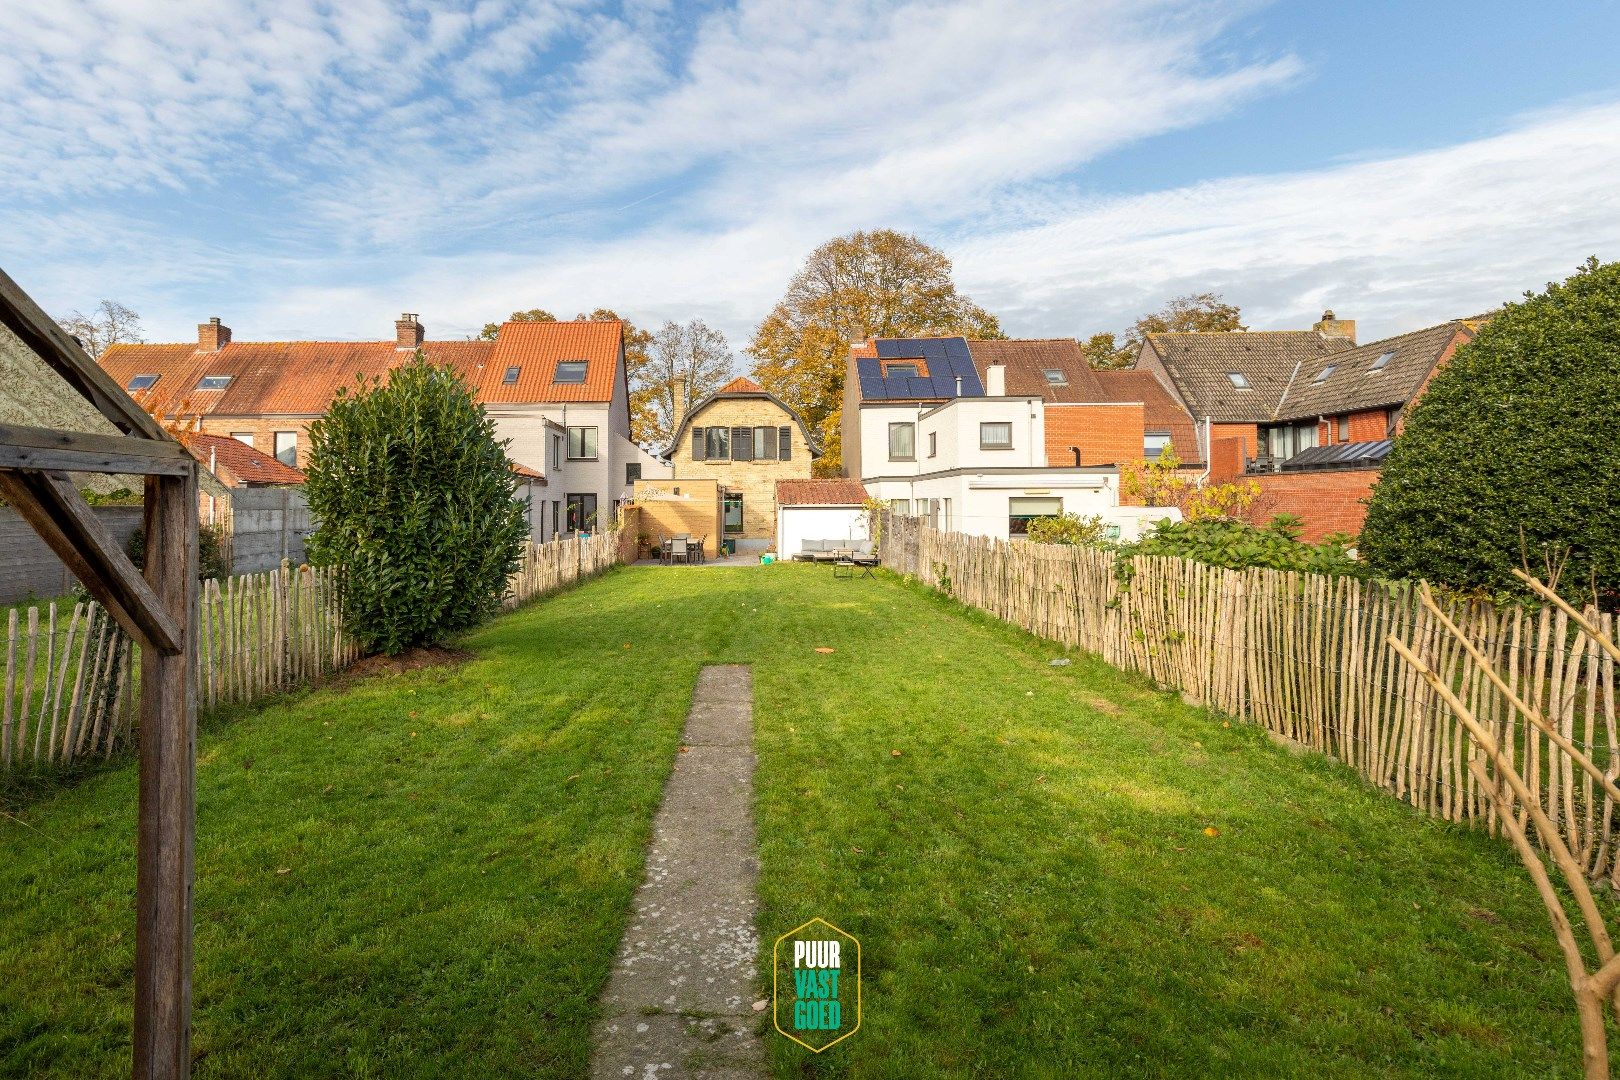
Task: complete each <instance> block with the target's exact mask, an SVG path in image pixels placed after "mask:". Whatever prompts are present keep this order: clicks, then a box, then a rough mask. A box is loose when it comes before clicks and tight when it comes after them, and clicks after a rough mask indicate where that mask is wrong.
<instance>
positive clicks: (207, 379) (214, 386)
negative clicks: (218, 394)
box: [197, 375, 231, 390]
mask: <svg viewBox="0 0 1620 1080" xmlns="http://www.w3.org/2000/svg"><path fill="white" fill-rule="evenodd" d="M229 385H231V377H230V376H229V375H204V376H203V377H202V378H200V379H198V380H197V389H199V390H223V389H225V388H226V387H227V386H229Z"/></svg>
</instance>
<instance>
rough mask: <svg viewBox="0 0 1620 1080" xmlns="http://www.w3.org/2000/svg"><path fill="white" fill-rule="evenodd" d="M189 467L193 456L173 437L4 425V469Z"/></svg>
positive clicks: (162, 471) (161, 470) (181, 471)
mask: <svg viewBox="0 0 1620 1080" xmlns="http://www.w3.org/2000/svg"><path fill="white" fill-rule="evenodd" d="M190 468H191V455H190V454H188V453H186V449H185V447H183V446H181V445H180V444H179V443H177V442H173V441H170V440H163V441H159V440H157V439H143V438H138V437H135V436H131V435H96V434H92V433H90V432H83V431H52V430H51V429H50V428H36V427H26V426H24V425H22V424H0V469H39V470H47V469H53V470H56V471H59V472H94V473H134V474H137V475H145V476H183V475H185V473H186V472H187V471H188V470H189V469H190Z"/></svg>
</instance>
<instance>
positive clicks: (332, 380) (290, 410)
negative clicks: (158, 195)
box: [101, 322, 624, 416]
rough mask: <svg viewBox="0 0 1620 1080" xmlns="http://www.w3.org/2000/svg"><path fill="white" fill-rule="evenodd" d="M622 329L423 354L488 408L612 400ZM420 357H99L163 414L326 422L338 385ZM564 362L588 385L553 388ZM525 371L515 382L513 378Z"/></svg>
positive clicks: (231, 350) (543, 326) (455, 345)
mask: <svg viewBox="0 0 1620 1080" xmlns="http://www.w3.org/2000/svg"><path fill="white" fill-rule="evenodd" d="M623 335H624V324H623V323H620V322H555V323H507V324H506V325H504V326H503V327H501V333H500V338H499V340H497V341H426V342H423V343H422V352H423V354H424V355H426V357H427V358H428V360H429V361H431V362H432V363H435V364H448V365H449V366H450V367H452V368H454V369H455V370H456V371H457V372H458V373H459V374H460V375H461V376H462V378H464V379H466V380H467V385H468V386H469V387H471V388H472V391H473V393H474V395H475V396H476V397H477V399H478V400H479V401H480V402H483V403H485V404H488V403H494V402H499V403H507V404H545V403H550V402H563V401H570V402H572V401H609V400H611V399H612V396H613V392H614V384H615V382H616V380H617V378H618V370H619V362H618V360H619V344H620V341H621V340H622V338H623ZM411 356H412V352H411V351H410V350H408V349H400V348H398V347H397V346H396V344H395V342H392V341H276V342H259V341H234V342H230V343H228V344H227V345H225V347H224V348H222V349H220V350H219V351H217V352H205V351H202V350H200V349H198V348H197V346H195V345H114V346H112V347H110V348H109V349H108V350H107V351H106V352H105V353H103V354H102V356H101V366H102V367H103V368H105V369H106V370H107V372H108V374H110V375H111V376H112V377H113V378H114V379H115V380H116V381H117V382H118V384H119V385H120V386H125V387H127V386H129V384H130V380H131V379H133V378H134V377H135V376H137V375H156V376H158V380H157V382H156V384H154V385H153V387H152V388H151V390H149V391H147V392H146V393H145V394H144V395H137V396H138V397H142V398H150V399H151V400H152V401H153V402H155V403H156V405H157V407H158V409H159V411H160V412H161V413H163V414H164V415H175V414H185V415H201V416H211V415H218V416H261V415H278V416H279V415H290V416H318V415H320V414H322V413H324V412H325V411H326V410H327V408H328V406H329V405H330V404H331V402H332V399H333V398H334V397H336V396H337V391H338V389H339V388H340V387H346V386H348V387H352V386H355V385H356V384H357V383H359V382H360V381H361V380H363V379H370V378H372V377H386V376H387V374H388V372H390V371H392V370H393V369H394V368H396V367H398V366H399V365H401V364H403V363H406V362H407V361H409V360H410V358H411ZM560 360H584V361H585V362H586V375H585V381H584V382H582V383H563V384H558V383H555V382H554V381H553V380H554V377H555V374H556V364H557V361H560ZM509 367H516V368H518V369H519V373H518V378H517V381H516V382H515V383H512V384H507V383H506V382H505V381H504V380H505V375H506V370H507V368H509ZM205 375H228V376H230V383H229V384H228V385H227V386H225V387H224V388H223V389H220V390H199V389H197V383H198V381H199V380H200V379H201V378H202V377H203V376H205Z"/></svg>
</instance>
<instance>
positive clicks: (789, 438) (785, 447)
mask: <svg viewBox="0 0 1620 1080" xmlns="http://www.w3.org/2000/svg"><path fill="white" fill-rule="evenodd" d="M776 435H777V447H776V450H777V453H776V456H777V457H778V458H780V459H781V460H783V461H792V460H793V429H792V428H790V427H779V428H777V429H776Z"/></svg>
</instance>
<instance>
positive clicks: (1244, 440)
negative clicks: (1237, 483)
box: [1209, 424, 1260, 484]
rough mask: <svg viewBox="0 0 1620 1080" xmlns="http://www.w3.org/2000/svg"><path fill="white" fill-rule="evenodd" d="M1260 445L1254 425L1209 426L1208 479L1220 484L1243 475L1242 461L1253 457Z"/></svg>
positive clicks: (1258, 430) (1257, 431) (1258, 435)
mask: <svg viewBox="0 0 1620 1080" xmlns="http://www.w3.org/2000/svg"><path fill="white" fill-rule="evenodd" d="M1259 445H1260V429H1259V427H1258V425H1255V424H1211V425H1210V431H1209V479H1210V481H1211V482H1212V483H1216V484H1220V483H1225V482H1226V481H1229V480H1234V479H1236V478H1237V477H1239V476H1241V475H1243V459H1244V458H1245V457H1253V456H1254V454H1255V451H1256V449H1258V447H1259Z"/></svg>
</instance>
